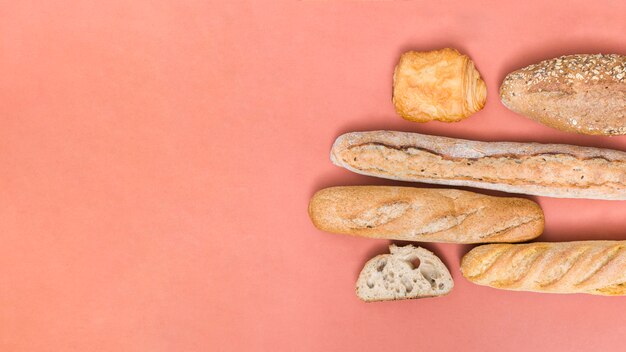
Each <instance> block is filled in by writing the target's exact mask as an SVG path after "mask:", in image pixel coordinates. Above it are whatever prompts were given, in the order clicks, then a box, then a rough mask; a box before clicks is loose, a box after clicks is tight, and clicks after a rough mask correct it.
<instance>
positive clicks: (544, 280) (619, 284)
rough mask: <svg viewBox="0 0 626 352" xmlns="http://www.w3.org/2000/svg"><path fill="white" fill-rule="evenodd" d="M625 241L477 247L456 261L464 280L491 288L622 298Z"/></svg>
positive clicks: (625, 278)
mask: <svg viewBox="0 0 626 352" xmlns="http://www.w3.org/2000/svg"><path fill="white" fill-rule="evenodd" d="M625 249H626V241H579V242H560V243H545V242H543V243H542V242H535V243H528V244H490V245H484V246H478V247H476V248H474V249H472V250H471V251H470V252H469V253H467V254H466V255H465V256H464V257H463V259H462V261H461V272H462V273H463V276H465V277H466V278H467V279H468V280H470V281H471V282H473V283H476V284H479V285H486V286H490V287H494V288H500V289H506V290H516V291H533V292H548V293H588V294H594V295H605V296H621V295H626V251H625Z"/></svg>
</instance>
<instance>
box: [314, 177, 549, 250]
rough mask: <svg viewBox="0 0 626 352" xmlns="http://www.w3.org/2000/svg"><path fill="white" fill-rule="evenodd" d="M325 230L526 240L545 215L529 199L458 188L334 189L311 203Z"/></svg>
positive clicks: (432, 238) (425, 238) (423, 238)
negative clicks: (498, 195) (492, 195)
mask: <svg viewBox="0 0 626 352" xmlns="http://www.w3.org/2000/svg"><path fill="white" fill-rule="evenodd" d="M309 216H310V217H311V220H312V221H313V224H314V225H315V226H316V227H317V228H319V229H320V230H323V231H328V232H333V233H341V234H348V235H354V236H362V237H369V238H380V239H393V240H403V241H420V242H450V243H487V242H492V243H493V242H523V241H528V240H531V239H533V238H535V237H537V236H539V235H540V234H541V233H542V232H543V225H544V219H543V212H542V211H541V208H540V207H539V205H537V203H535V202H533V201H531V200H528V199H523V198H507V197H491V196H487V195H484V194H478V193H473V192H468V191H461V190H456V189H429V188H413V187H390V186H348V187H331V188H326V189H323V190H320V191H318V192H317V193H316V194H315V195H314V196H313V198H312V199H311V202H310V203H309Z"/></svg>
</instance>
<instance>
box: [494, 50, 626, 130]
mask: <svg viewBox="0 0 626 352" xmlns="http://www.w3.org/2000/svg"><path fill="white" fill-rule="evenodd" d="M500 98H501V100H502V103H503V104H504V105H505V106H506V107H508V108H509V109H511V110H513V111H515V112H517V113H520V114H522V115H525V116H527V117H529V118H531V119H533V120H535V121H538V122H540V123H543V124H544V125H547V126H550V127H552V128H556V129H559V130H562V131H567V132H576V133H582V134H591V135H623V134H626V56H623V55H615V54H612V55H601V54H597V55H587V54H584V55H567V56H561V57H558V58H555V59H551V60H545V61H541V62H539V63H537V64H534V65H530V66H527V67H524V68H522V69H519V70H517V71H514V72H511V73H510V74H508V75H507V76H506V78H505V79H504V81H503V82H502V85H501V86H500Z"/></svg>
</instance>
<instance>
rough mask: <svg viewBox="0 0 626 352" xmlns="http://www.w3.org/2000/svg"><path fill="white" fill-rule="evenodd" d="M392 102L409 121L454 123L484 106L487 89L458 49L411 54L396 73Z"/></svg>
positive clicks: (399, 63) (466, 57) (470, 61)
mask: <svg viewBox="0 0 626 352" xmlns="http://www.w3.org/2000/svg"><path fill="white" fill-rule="evenodd" d="M392 100H393V105H394V106H395V108H396V111H397V112H398V114H400V116H402V117H403V118H404V119H406V120H409V121H416V122H427V121H432V120H438V121H444V122H455V121H459V120H462V119H464V118H466V117H468V116H470V115H471V114H473V113H475V112H477V111H479V110H480V109H482V108H483V106H485V101H486V100H487V86H486V85H485V82H484V81H483V80H482V79H481V78H480V74H479V73H478V70H476V68H475V67H474V63H473V62H472V60H471V59H470V58H469V57H468V56H466V55H462V54H460V53H459V52H458V51H457V50H455V49H448V48H446V49H441V50H433V51H427V52H417V51H409V52H406V53H404V54H402V56H401V57H400V62H398V65H397V66H396V69H395V71H394V74H393V97H392Z"/></svg>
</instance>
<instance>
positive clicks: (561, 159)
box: [330, 131, 626, 200]
mask: <svg viewBox="0 0 626 352" xmlns="http://www.w3.org/2000/svg"><path fill="white" fill-rule="evenodd" d="M330 155H331V156H330V157H331V160H332V162H333V163H334V164H336V165H338V166H341V167H344V168H346V169H348V170H351V171H354V172H356V173H360V174H364V175H370V176H376V177H382V178H388V179H394V180H401V181H415V182H426V183H436V184H445V185H455V186H470V187H478V188H486V189H494V190H498V191H504V192H511V193H525V194H532V195H538V196H548V197H559V198H591V199H613V200H624V199H626V153H624V152H620V151H617V150H610V149H600V148H590V147H579V146H573V145H565V144H539V143H513V142H478V141H469V140H463V139H455V138H447V137H437V136H428V135H423V134H417V133H405V132H393V131H373V132H353V133H347V134H344V135H342V136H340V137H339V138H337V140H336V141H335V143H334V145H333V147H332V150H331V153H330Z"/></svg>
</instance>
